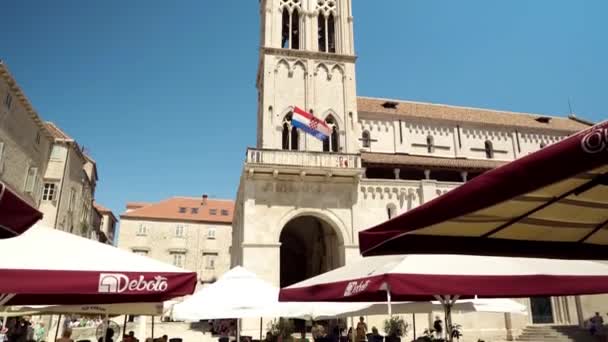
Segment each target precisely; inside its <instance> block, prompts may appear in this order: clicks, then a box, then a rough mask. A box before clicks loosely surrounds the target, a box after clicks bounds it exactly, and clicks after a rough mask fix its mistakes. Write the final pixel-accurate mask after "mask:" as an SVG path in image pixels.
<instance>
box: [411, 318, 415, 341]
mask: <svg viewBox="0 0 608 342" xmlns="http://www.w3.org/2000/svg"><path fill="white" fill-rule="evenodd" d="M412 325H413V326H414V341H416V314H415V313H413V314H412Z"/></svg>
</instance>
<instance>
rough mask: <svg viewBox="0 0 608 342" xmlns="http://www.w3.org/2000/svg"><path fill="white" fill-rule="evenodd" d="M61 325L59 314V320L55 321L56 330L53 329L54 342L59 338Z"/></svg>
mask: <svg viewBox="0 0 608 342" xmlns="http://www.w3.org/2000/svg"><path fill="white" fill-rule="evenodd" d="M60 325H61V314H59V319H58V320H57V329H55V341H57V338H58V337H59V326H60Z"/></svg>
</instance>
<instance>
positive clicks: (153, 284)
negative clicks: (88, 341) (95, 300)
mask: <svg viewBox="0 0 608 342" xmlns="http://www.w3.org/2000/svg"><path fill="white" fill-rule="evenodd" d="M168 287H169V284H168V283H167V278H165V277H162V276H156V277H154V279H150V280H146V279H145V277H144V276H143V275H140V276H139V277H138V278H137V279H129V277H128V276H126V275H124V274H120V273H101V274H100V275H99V288H98V292H100V293H122V292H125V291H129V292H162V291H166V290H167V288H168Z"/></svg>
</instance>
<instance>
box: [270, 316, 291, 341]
mask: <svg viewBox="0 0 608 342" xmlns="http://www.w3.org/2000/svg"><path fill="white" fill-rule="evenodd" d="M295 330H296V329H295V325H294V324H293V320H291V319H286V318H279V319H278V320H274V321H271V322H269V323H268V332H269V333H270V334H271V335H272V336H274V337H278V336H281V337H284V338H286V337H290V336H291V334H293V333H294V332H295Z"/></svg>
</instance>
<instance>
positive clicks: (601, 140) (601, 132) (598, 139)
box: [581, 128, 608, 153]
mask: <svg viewBox="0 0 608 342" xmlns="http://www.w3.org/2000/svg"><path fill="white" fill-rule="evenodd" d="M581 146H582V148H583V151H585V152H587V153H600V152H602V151H606V150H608V129H607V128H602V129H596V130H593V131H591V132H589V133H587V134H585V136H584V137H583V139H582V140H581Z"/></svg>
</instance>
